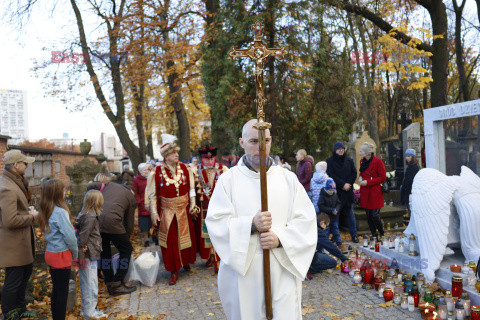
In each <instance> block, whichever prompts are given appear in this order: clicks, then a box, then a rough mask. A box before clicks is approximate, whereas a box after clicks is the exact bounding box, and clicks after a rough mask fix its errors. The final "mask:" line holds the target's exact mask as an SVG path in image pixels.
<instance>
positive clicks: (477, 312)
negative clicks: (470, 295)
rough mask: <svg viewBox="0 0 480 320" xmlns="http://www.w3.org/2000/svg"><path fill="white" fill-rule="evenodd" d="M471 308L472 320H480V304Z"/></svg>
mask: <svg viewBox="0 0 480 320" xmlns="http://www.w3.org/2000/svg"><path fill="white" fill-rule="evenodd" d="M470 310H471V319H472V320H480V307H479V306H472V308H471V309H470Z"/></svg>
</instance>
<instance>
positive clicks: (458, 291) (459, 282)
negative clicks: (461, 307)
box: [452, 276, 463, 298]
mask: <svg viewBox="0 0 480 320" xmlns="http://www.w3.org/2000/svg"><path fill="white" fill-rule="evenodd" d="M462 292H463V278H462V277H459V276H453V277H452V296H453V297H457V298H460V296H461V295H462Z"/></svg>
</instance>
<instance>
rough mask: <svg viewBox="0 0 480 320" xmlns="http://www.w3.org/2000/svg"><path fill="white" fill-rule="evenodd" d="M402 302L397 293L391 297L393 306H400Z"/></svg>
mask: <svg viewBox="0 0 480 320" xmlns="http://www.w3.org/2000/svg"><path fill="white" fill-rule="evenodd" d="M401 302H402V297H401V296H400V294H399V293H395V295H394V296H393V303H395V304H400V303H401Z"/></svg>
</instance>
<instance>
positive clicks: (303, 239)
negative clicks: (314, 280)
mask: <svg viewBox="0 0 480 320" xmlns="http://www.w3.org/2000/svg"><path fill="white" fill-rule="evenodd" d="M288 180H289V186H290V191H291V192H293V193H294V197H293V203H292V205H291V208H290V210H291V212H290V213H289V218H288V219H287V223H286V225H285V226H272V229H271V231H272V232H274V233H275V234H276V235H277V237H278V239H279V240H280V242H281V244H282V247H281V248H277V249H273V250H272V251H273V254H274V255H275V256H276V257H277V259H278V261H279V262H280V263H281V264H282V265H283V267H284V268H285V269H287V270H288V271H290V273H292V274H294V275H295V276H296V277H298V278H300V279H302V280H303V279H304V278H305V275H306V274H307V271H308V268H309V267H310V264H311V262H312V258H313V254H314V253H315V248H316V245H317V223H316V215H315V208H314V207H313V204H312V201H310V198H309V197H308V195H307V192H306V191H305V189H304V188H303V186H302V185H301V184H300V182H299V181H298V179H296V177H295V179H291V177H290V179H288ZM274 214H275V213H274V212H272V215H274Z"/></svg>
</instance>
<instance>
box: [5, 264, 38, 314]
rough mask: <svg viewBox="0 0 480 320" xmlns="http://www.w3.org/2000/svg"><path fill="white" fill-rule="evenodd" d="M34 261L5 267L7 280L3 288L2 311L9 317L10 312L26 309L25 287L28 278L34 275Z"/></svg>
mask: <svg viewBox="0 0 480 320" xmlns="http://www.w3.org/2000/svg"><path fill="white" fill-rule="evenodd" d="M32 270H33V263H30V264H27V265H25V266H19V267H7V268H5V281H4V284H3V289H2V313H3V315H4V317H5V319H8V317H7V314H8V312H10V311H12V310H15V309H21V310H20V313H21V312H23V311H25V310H26V303H25V289H26V288H27V282H28V279H30V276H31V275H32Z"/></svg>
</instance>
